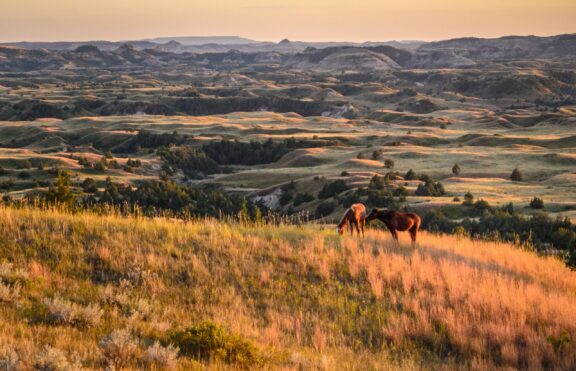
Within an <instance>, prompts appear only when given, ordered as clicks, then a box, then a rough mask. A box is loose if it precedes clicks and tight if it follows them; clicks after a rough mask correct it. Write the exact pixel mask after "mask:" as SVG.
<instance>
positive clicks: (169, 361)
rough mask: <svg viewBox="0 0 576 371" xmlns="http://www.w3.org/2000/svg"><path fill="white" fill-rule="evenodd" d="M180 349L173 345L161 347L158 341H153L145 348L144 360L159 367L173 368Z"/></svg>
mask: <svg viewBox="0 0 576 371" xmlns="http://www.w3.org/2000/svg"><path fill="white" fill-rule="evenodd" d="M179 351H180V349H178V347H175V346H173V345H168V346H167V347H163V346H162V345H160V343H159V342H155V343H154V344H153V345H152V346H150V347H148V349H147V350H146V355H145V356H144V360H145V361H146V362H148V363H151V364H156V365H159V366H161V367H166V368H170V369H172V368H174V366H175V365H176V358H177V357H178V352H179Z"/></svg>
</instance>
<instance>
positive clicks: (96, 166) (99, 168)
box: [94, 161, 108, 171]
mask: <svg viewBox="0 0 576 371" xmlns="http://www.w3.org/2000/svg"><path fill="white" fill-rule="evenodd" d="M107 167H108V165H107V162H105V161H100V162H97V163H95V164H94V170H96V171H104V170H106V169H107Z"/></svg>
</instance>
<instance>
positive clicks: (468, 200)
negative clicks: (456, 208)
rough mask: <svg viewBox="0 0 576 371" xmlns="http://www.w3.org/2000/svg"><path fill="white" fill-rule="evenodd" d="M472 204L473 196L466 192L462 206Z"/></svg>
mask: <svg viewBox="0 0 576 371" xmlns="http://www.w3.org/2000/svg"><path fill="white" fill-rule="evenodd" d="M473 203H474V195H473V194H472V193H470V192H467V193H466V194H465V195H464V202H463V204H464V205H466V206H471V205H472V204H473Z"/></svg>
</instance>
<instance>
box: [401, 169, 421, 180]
mask: <svg viewBox="0 0 576 371" xmlns="http://www.w3.org/2000/svg"><path fill="white" fill-rule="evenodd" d="M404 179H406V180H416V179H418V177H417V176H416V173H415V172H414V170H412V169H410V170H408V172H407V173H406V175H404Z"/></svg>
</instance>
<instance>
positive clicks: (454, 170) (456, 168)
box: [452, 164, 462, 175]
mask: <svg viewBox="0 0 576 371" xmlns="http://www.w3.org/2000/svg"><path fill="white" fill-rule="evenodd" d="M461 171H462V169H460V165H458V164H454V166H452V174H454V175H459V174H460V172H461Z"/></svg>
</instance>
